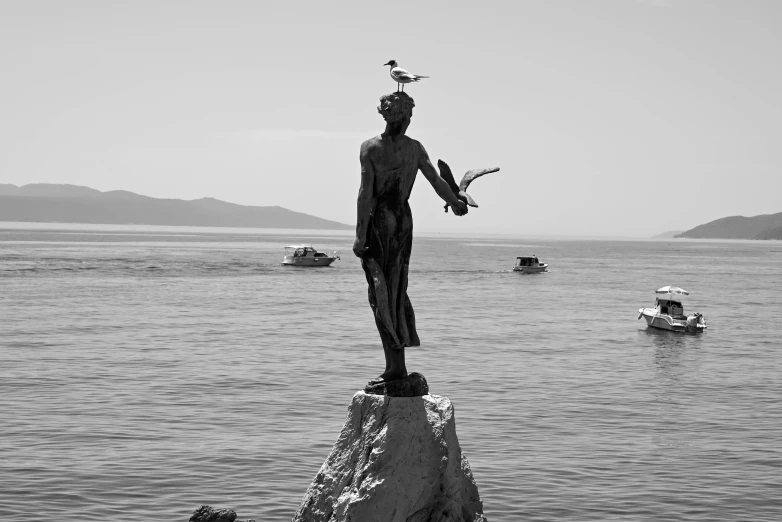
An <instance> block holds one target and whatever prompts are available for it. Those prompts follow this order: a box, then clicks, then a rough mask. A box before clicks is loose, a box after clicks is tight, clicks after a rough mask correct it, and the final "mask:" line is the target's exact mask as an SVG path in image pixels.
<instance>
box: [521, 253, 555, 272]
mask: <svg viewBox="0 0 782 522" xmlns="http://www.w3.org/2000/svg"><path fill="white" fill-rule="evenodd" d="M513 271H514V272H521V273H522V274H539V273H541V272H548V264H546V263H541V262H540V260H539V259H538V256H536V255H535V254H532V256H526V257H525V256H519V257H517V258H516V266H514V267H513Z"/></svg>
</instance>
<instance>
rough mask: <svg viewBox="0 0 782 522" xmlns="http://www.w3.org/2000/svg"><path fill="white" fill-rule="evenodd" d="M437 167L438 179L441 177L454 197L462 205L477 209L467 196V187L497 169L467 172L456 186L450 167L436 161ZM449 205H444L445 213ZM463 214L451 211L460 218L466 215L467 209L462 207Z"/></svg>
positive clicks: (475, 204) (476, 205)
mask: <svg viewBox="0 0 782 522" xmlns="http://www.w3.org/2000/svg"><path fill="white" fill-rule="evenodd" d="M437 167H438V168H439V169H440V177H442V178H443V179H444V180H445V182H446V183H448V186H449V187H451V190H452V191H453V193H454V194H455V195H456V197H457V198H458V199H459V200H460V201H463V202H464V203H467V205H470V206H471V207H476V208H477V207H478V204H477V203H476V202H475V200H474V199H472V196H470V195H469V194H467V187H469V186H470V183H472V182H473V180H475V179H476V178H480V177H481V176H483V175H484V174H490V173H492V172H497V171H498V170H500V169H499V167H494V168H491V169H473V170H468V171H467V174H465V175H464V177H463V178H462V181H461V183H459V185H457V184H456V180H454V179H453V173H452V172H451V167H449V166H448V164H447V163H446V162H444V161H443V160H437ZM450 206H451V205H448V204H446V205H445V207H444V208H445V211H446V212H448V207H450ZM464 209H465V210H464V212H462V213H461V214H459V213H457V212H456V209H455V208H454V209H453V211H454V212H453V213H454V214H456V215H457V216H461V215H463V214H466V213H467V207H466V206H465V207H464Z"/></svg>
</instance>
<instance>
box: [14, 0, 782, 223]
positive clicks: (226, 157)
mask: <svg viewBox="0 0 782 522" xmlns="http://www.w3.org/2000/svg"><path fill="white" fill-rule="evenodd" d="M391 59H395V60H397V61H398V62H399V65H400V66H401V67H403V68H405V69H407V70H409V71H410V72H413V73H416V74H424V75H429V76H430V78H429V79H426V80H423V81H421V82H419V83H417V84H414V85H409V86H407V87H406V91H407V92H408V93H409V94H410V95H411V96H412V97H413V98H414V99H415V103H416V108H415V109H414V113H413V119H412V123H411V125H410V128H409V129H408V135H409V136H411V137H413V138H415V139H417V140H419V141H420V142H421V143H422V144H423V145H424V147H425V148H426V150H427V151H428V153H429V155H430V156H431V158H432V160H433V161H436V160H437V159H443V160H444V161H446V162H447V163H448V164H449V165H450V166H451V168H452V170H453V171H454V174H455V176H456V178H457V180H458V179H459V178H460V177H461V173H463V172H466V171H467V170H469V169H474V168H484V167H495V166H496V167H500V168H501V170H500V172H498V173H496V174H490V175H488V176H485V177H483V178H481V179H479V180H477V181H476V182H475V183H473V185H472V186H471V187H470V193H471V194H472V196H473V197H474V198H475V200H476V201H477V203H478V204H479V205H480V207H479V208H476V209H471V210H470V213H469V214H468V215H467V216H464V217H455V216H454V215H453V214H452V213H450V212H449V213H447V214H445V213H444V212H443V208H442V205H443V204H442V202H441V201H440V199H439V198H438V197H437V195H436V194H435V193H434V191H433V190H432V188H431V186H430V185H429V184H428V182H427V181H426V179H425V178H424V177H423V176H419V178H418V180H417V182H416V185H415V187H414V189H413V193H412V196H411V200H410V203H411V206H412V208H413V215H414V220H415V227H416V230H420V231H423V232H428V233H431V232H434V233H437V232H442V233H459V232H464V233H471V234H481V233H485V234H514V235H559V236H581V235H583V236H626V237H648V236H651V235H654V234H658V233H661V232H664V231H668V230H686V229H689V228H692V227H694V226H696V225H698V224H701V223H705V222H708V221H711V220H714V219H717V218H720V217H725V216H731V215H745V216H753V215H758V214H770V213H776V212H782V94H780V93H782V67H780V64H782V2H779V1H776V0H768V1H759V0H736V1H726V0H725V1H720V0H704V1H698V0H689V1H688V0H681V1H677V0H572V1H566V0H560V1H556V0H552V1H542V0H534V1H533V0H527V1H524V0H515V1H506V2H501V1H491V0H484V1H481V2H475V1H472V0H471V1H453V0H451V1H447V2H446V1H443V2H435V1H426V2H425V1H420V0H418V1H412V2H407V1H404V0H394V1H393V2H367V1H366V0H364V1H356V2H340V1H338V0H331V1H328V2H324V1H312V2H309V1H298V2H263V1H234V0H221V1H219V2H217V1H210V2H204V1H197V0H187V1H171V0H154V1H147V0H136V1H134V2H127V1H113V0H100V1H79V0H69V1H67V2H64V1H48V2H43V1H38V0H4V1H2V2H0V71H2V73H1V74H0V183H12V184H15V185H24V184H28V183H70V184H75V185H86V186H89V187H92V188H96V189H98V190H103V191H106V190H116V189H123V190H130V191H132V192H136V193H139V194H144V195H147V196H153V197H159V198H180V199H197V198H201V197H214V198H218V199H221V200H224V201H230V202H233V203H239V204H243V205H261V206H265V205H279V206H283V207H285V208H288V209H291V210H295V211H298V212H305V213H308V214H312V215H316V216H318V217H322V218H325V219H331V220H335V221H340V222H343V223H348V224H353V223H355V216H356V195H357V191H358V186H359V179H360V168H359V161H358V152H359V146H360V144H361V142H362V141H363V140H365V139H368V138H370V137H372V136H375V135H377V134H379V133H380V132H382V130H383V128H384V122H383V120H382V118H381V117H380V115H379V114H378V113H377V111H376V107H377V105H378V98H379V97H380V96H381V95H383V94H386V93H389V92H393V91H395V90H396V84H395V83H394V82H393V81H392V80H391V79H390V78H389V76H388V72H389V71H388V67H383V65H382V64H384V63H386V62H387V61H389V60H391Z"/></svg>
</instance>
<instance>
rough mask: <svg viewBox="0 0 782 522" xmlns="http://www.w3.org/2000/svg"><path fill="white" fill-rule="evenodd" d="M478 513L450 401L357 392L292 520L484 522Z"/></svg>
mask: <svg viewBox="0 0 782 522" xmlns="http://www.w3.org/2000/svg"><path fill="white" fill-rule="evenodd" d="M482 512H483V504H482V502H481V500H480V497H479V496H478V488H477V487H476V485H475V480H474V479H473V476H472V472H471V471H470V465H469V463H468V462H467V459H466V458H465V457H464V455H462V451H461V448H460V447H459V441H458V439H457V438H456V423H455V421H454V412H453V406H451V401H449V400H448V399H447V398H445V397H439V396H437V395H425V396H423V397H389V396H380V395H371V394H367V393H364V392H362V391H360V392H358V393H356V394H355V395H354V396H353V402H352V403H351V405H350V407H349V408H348V416H347V419H346V421H345V425H344V426H343V428H342V433H341V434H340V436H339V439H338V440H337V442H336V444H334V448H333V449H332V450H331V454H330V455H329V456H328V458H327V459H326V462H324V463H323V466H321V468H320V471H319V472H318V474H317V476H316V477H315V479H314V480H313V481H312V484H311V485H310V487H309V489H308V490H307V493H306V495H305V496H304V500H303V502H302V504H301V507H299V510H298V512H297V513H296V515H295V516H294V517H293V522H349V521H352V522H486V519H485V517H484V516H483V514H482Z"/></svg>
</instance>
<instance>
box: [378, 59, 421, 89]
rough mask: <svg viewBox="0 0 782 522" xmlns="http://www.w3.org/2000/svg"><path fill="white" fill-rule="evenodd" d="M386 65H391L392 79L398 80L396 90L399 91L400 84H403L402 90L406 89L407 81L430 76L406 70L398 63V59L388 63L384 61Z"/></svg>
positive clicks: (415, 80)
mask: <svg viewBox="0 0 782 522" xmlns="http://www.w3.org/2000/svg"><path fill="white" fill-rule="evenodd" d="M383 65H384V66H386V65H390V66H391V79H392V80H394V81H395V82H396V90H397V92H399V84H400V83H401V84H402V91H404V90H405V85H404V84H406V83H410V82H417V81H418V80H420V79H421V78H429V77H428V76H421V75H420V74H413V73H409V72H407V71H405V70H404V69H402V68H401V67H399V65H398V64H397V63H396V60H391V61H390V62H388V63H384V64H383Z"/></svg>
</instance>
